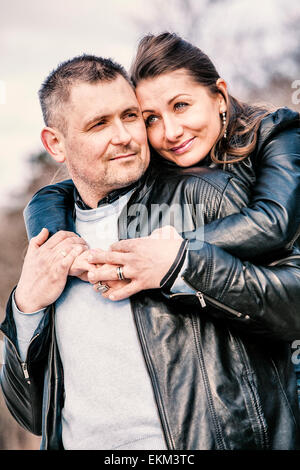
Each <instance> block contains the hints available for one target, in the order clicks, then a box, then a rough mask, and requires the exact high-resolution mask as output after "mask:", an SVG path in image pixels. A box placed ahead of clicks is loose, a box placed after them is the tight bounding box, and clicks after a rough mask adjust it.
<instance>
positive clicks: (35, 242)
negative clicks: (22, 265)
mask: <svg viewBox="0 0 300 470" xmlns="http://www.w3.org/2000/svg"><path fill="white" fill-rule="evenodd" d="M48 236H49V231H48V229H46V228H45V227H44V228H42V230H41V231H40V233H39V234H38V235H37V236H36V237H33V238H32V239H31V240H30V245H31V246H34V247H35V248H39V247H40V246H41V245H43V244H44V243H45V241H46V240H47V238H48Z"/></svg>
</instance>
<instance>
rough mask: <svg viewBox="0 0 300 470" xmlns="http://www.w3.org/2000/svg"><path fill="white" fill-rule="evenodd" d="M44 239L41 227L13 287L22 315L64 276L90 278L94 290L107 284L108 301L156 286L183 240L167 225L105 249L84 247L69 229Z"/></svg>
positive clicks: (49, 295)
mask: <svg viewBox="0 0 300 470" xmlns="http://www.w3.org/2000/svg"><path fill="white" fill-rule="evenodd" d="M48 237H49V232H48V230H47V229H45V228H44V229H43V230H42V231H41V232H40V233H39V234H38V235H37V236H36V237H33V238H32V239H31V241H30V243H29V247H28V250H27V253H26V256H25V259H24V264H23V268H22V272H21V277H20V280H19V283H18V285H17V288H16V291H15V300H16V304H17V306H18V308H19V309H20V310H21V311H23V312H24V313H32V312H35V311H38V310H40V309H42V308H45V307H47V306H48V305H50V304H52V303H53V302H55V301H56V300H57V298H58V297H59V296H60V295H61V293H62V292H63V290H64V288H65V285H66V282H67V278H68V276H77V277H79V278H80V279H81V280H83V281H87V282H90V283H91V284H92V285H93V288H94V289H95V290H97V285H98V283H99V282H102V283H104V284H106V285H107V286H108V287H109V290H108V291H107V292H105V293H103V294H102V295H103V296H104V297H107V298H109V299H110V300H122V299H125V298H127V297H129V296H131V295H133V294H135V293H137V292H140V291H141V290H146V289H156V288H159V287H160V282H161V280H162V279H163V277H164V276H165V275H166V274H167V272H168V271H169V269H170V267H171V266H172V264H173V262H174V260H175V258H176V255H177V253H178V251H179V248H180V246H181V243H182V238H181V236H180V235H179V234H178V233H177V232H176V230H175V229H174V228H173V227H171V226H166V227H163V228H161V229H157V230H155V231H154V232H153V233H152V234H151V235H150V236H149V237H143V238H136V239H128V240H122V241H119V242H116V243H114V244H113V245H112V246H111V247H110V250H109V251H103V250H101V249H100V248H99V249H92V250H91V249H89V247H88V245H87V243H86V242H85V241H84V240H83V239H82V238H80V237H79V236H78V235H76V234H74V233H72V232H65V231H60V232H57V233H56V234H54V235H53V236H52V237H51V238H50V239H48ZM118 266H121V267H122V272H123V276H124V280H122V281H120V280H118V274H117V267H118Z"/></svg>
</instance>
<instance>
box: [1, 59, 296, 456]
mask: <svg viewBox="0 0 300 470" xmlns="http://www.w3.org/2000/svg"><path fill="white" fill-rule="evenodd" d="M40 96H41V103H42V108H43V113H44V118H45V121H46V127H45V128H44V129H43V131H42V140H43V143H44V145H45V147H46V149H47V150H48V151H49V153H50V154H51V155H52V156H53V158H55V160H56V161H58V162H66V165H67V167H68V170H69V172H70V175H71V177H72V180H73V182H74V185H75V187H76V196H75V197H76V203H77V204H76V209H75V210H76V214H75V229H76V231H77V232H78V234H79V235H80V236H81V237H78V236H76V235H75V234H74V233H72V232H66V231H58V232H57V233H54V235H53V236H52V237H51V238H49V239H48V230H47V229H43V230H42V231H40V222H41V218H43V213H42V212H41V210H40V209H41V207H42V206H41V205H40V202H38V204H36V205H34V201H35V199H34V200H33V202H32V203H31V204H33V207H34V210H33V212H30V210H29V218H28V220H27V224H28V231H29V234H30V235H32V234H35V235H36V234H37V235H36V236H35V237H34V238H33V239H32V240H31V241H30V244H29V248H28V252H27V255H26V258H25V261H24V266H23V270H22V274H21V277H20V281H19V283H18V286H17V288H16V290H15V291H14V292H13V293H12V295H11V297H10V300H9V302H8V307H7V316H6V319H5V321H4V322H3V324H2V326H1V329H2V331H3V332H4V334H5V335H6V337H7V342H6V359H5V364H4V367H3V370H2V377H1V384H2V390H3V393H4V396H5V399H6V403H7V405H8V407H9V409H10V410H11V412H12V414H13V415H14V416H15V417H16V419H17V420H18V422H20V423H21V424H22V425H23V426H25V427H26V428H27V429H29V430H30V431H31V432H34V433H36V434H42V448H43V449H61V448H64V449H118V450H120V449H126V450H128V449H159V450H164V449H177V450H180V449H267V448H273V449H295V448H299V438H300V436H299V427H298V424H297V419H298V407H297V402H296V393H295V378H294V374H293V372H292V364H291V361H290V348H289V343H288V342H289V341H291V340H293V339H294V338H296V337H297V335H298V334H299V333H300V320H299V319H298V315H297V309H298V307H299V304H300V299H299V296H300V294H299V289H298V286H299V280H300V274H299V272H298V270H297V266H298V265H297V263H299V260H297V258H295V259H294V260H290V261H289V263H290V266H287V267H286V268H285V269H284V270H283V269H281V268H277V269H273V270H272V268H270V269H267V268H263V267H260V268H256V267H255V266H253V265H250V264H249V263H244V264H242V263H241V262H239V261H238V260H237V259H235V258H233V257H232V256H231V255H230V254H228V253H226V252H224V251H223V250H222V249H220V248H217V247H210V246H209V245H208V244H205V243H204V244H203V247H202V249H201V250H199V246H197V243H196V245H195V246H194V249H192V250H190V251H189V252H188V253H187V251H186V246H187V241H186V240H182V238H181V237H178V236H177V237H176V236H175V237H174V238H173V239H168V240H165V242H166V244H165V246H166V247H167V249H165V253H164V255H163V256H162V258H161V259H160V263H159V264H158V281H159V283H160V284H161V286H162V287H163V290H160V289H159V288H157V289H152V290H149V291H142V292H140V293H138V294H136V295H134V296H132V297H131V299H130V300H128V299H126V300H122V301H121V302H112V301H110V300H109V299H107V298H105V297H103V296H99V294H98V293H96V292H95V291H94V290H93V289H91V286H90V284H89V283H87V282H84V281H82V280H80V279H78V278H76V277H70V276H69V275H70V274H74V273H76V269H78V267H77V268H76V260H77V259H78V258H82V257H83V258H84V256H85V253H87V254H88V255H89V256H90V252H89V251H88V250H87V246H86V244H88V245H89V247H90V248H98V247H100V248H102V249H104V250H107V249H109V246H110V245H111V244H112V243H113V242H114V241H117V240H118V239H125V238H128V237H131V238H134V237H135V236H136V235H137V234H139V235H145V236H147V235H149V233H151V232H152V231H153V230H155V229H156V228H159V221H160V212H161V207H162V204H164V205H163V208H164V209H163V211H164V215H168V214H169V215H171V212H172V210H173V209H172V207H173V206H174V205H175V206H177V207H178V206H179V207H181V208H182V210H183V209H184V210H186V207H188V208H189V212H188V213H187V214H185V216H186V217H185V223H184V229H185V230H186V231H189V232H192V231H193V230H195V229H196V228H198V227H199V226H200V225H201V223H202V222H203V221H204V223H207V222H210V221H211V220H212V219H213V217H214V214H215V213H219V216H220V217H224V216H226V215H228V214H230V213H232V212H234V211H238V210H239V206H241V204H242V203H241V201H245V200H246V195H245V194H244V195H243V191H242V190H241V188H237V186H238V185H237V183H236V182H235V181H234V179H233V178H231V177H230V176H228V175H227V174H225V173H223V172H210V171H209V170H188V171H187V172H178V170H177V169H176V170H174V169H172V168H171V169H170V172H169V174H166V175H164V177H163V178H160V175H159V172H157V170H156V169H155V168H154V169H152V168H150V169H149V170H147V167H148V164H149V149H148V146H147V139H146V131H145V127H144V124H143V121H142V117H141V114H140V110H139V107H138V103H137V101H136V98H135V94H134V91H133V89H132V87H131V85H130V83H129V81H128V79H127V76H126V73H125V72H124V70H123V69H122V68H121V67H120V66H118V65H117V64H114V63H113V62H111V61H109V60H106V59H101V58H95V57H90V56H83V57H80V58H75V59H72V60H71V61H68V62H66V63H64V64H62V65H61V66H60V67H58V69H56V70H55V71H54V72H53V73H52V74H51V75H50V76H49V77H48V79H47V80H46V81H45V83H44V85H43V87H42V89H41V93H40ZM146 170H147V171H146ZM57 188H58V187H55V186H54V187H52V188H51V187H50V188H49V189H47V188H46V192H44V191H43V190H42V193H41V198H42V199H43V196H44V195H45V194H46V195H47V198H48V199H47V200H49V197H50V199H51V198H53V197H54V198H55V202H56V206H57V207H58V206H60V205H61V203H62V202H66V201H67V202H68V201H69V202H70V194H71V195H72V191H73V184H72V182H65V183H63V184H61V185H60V186H59V188H60V190H59V191H58V189H57ZM70 189H71V193H70ZM238 190H239V197H238V198H235V196H236V192H237V191H238ZM36 197H38V195H37V196H36ZM71 199H72V197H71ZM236 200H237V201H238V202H236ZM39 201H40V200H39ZM191 202H192V204H191ZM195 204H202V205H203V214H202V216H203V217H202V216H201V214H199V213H198V214H195V213H194V211H193V208H194V205H195ZM137 206H138V208H144V209H145V212H144V213H143V215H142V216H141V215H138V214H137V212H136V207H137ZM29 209H30V206H29ZM43 209H44V214H45V207H44V206H43ZM72 209H73V206H72V202H71V203H70V210H69V211H68V212H67V220H70V214H71V213H72ZM131 209H134V210H133V211H131ZM145 214H146V215H147V216H145ZM63 217H64V216H63ZM46 219H47V227H48V229H49V231H50V232H51V231H52V228H53V231H54V232H55V231H56V230H57V227H59V226H61V227H64V226H65V223H66V220H65V219H62V216H61V212H60V211H56V209H55V207H54V210H53V211H52V212H50V211H49V212H46ZM177 224H178V220H175V221H174V226H175V228H177V229H178V227H177ZM37 227H38V230H37ZM145 227H146V228H145ZM70 228H72V227H70ZM178 230H179V229H178ZM150 242H151V250H152V249H153V250H154V249H155V246H156V243H161V242H162V240H155V239H153V238H152V239H150ZM199 252H201V255H202V259H200V258H199ZM85 262H86V263H87V264H89V262H90V261H89V259H88V257H87V258H86V259H85ZM183 263H184V265H183ZM72 270H75V272H73V271H72ZM87 270H88V267H87ZM83 271H84V270H83ZM117 272H118V274H119V277H120V278H122V270H120V269H118V270H117ZM183 272H184V278H185V281H186V283H187V285H185V286H183V282H182V279H181V274H182V273H183ZM204 273H205V276H204ZM77 274H78V275H81V274H82V272H80V269H79V270H78V272H77ZM155 275H157V273H155ZM68 276H69V277H68ZM258 278H259V281H258ZM270 278H272V282H270ZM264 282H265V284H266V286H267V291H266V289H265V288H264ZM159 283H158V286H157V287H159ZM246 283H247V285H246ZM204 284H206V286H205V293H206V297H205V299H206V302H207V303H208V305H206V302H205V300H204V298H203V295H202V294H201V286H203V287H204ZM282 285H283V286H284V288H282V287H281V286H282ZM98 287H99V289H102V287H103V286H101V284H100V285H99V286H98ZM104 288H105V286H104ZM170 289H171V291H170ZM254 291H255V293H256V295H255V296H254V295H253V292H254ZM170 292H171V293H172V294H171V295H170ZM260 301H263V302H264V306H263V309H261V308H260V305H259V302H260ZM289 303H290V308H289V309H287V311H286V314H285V318H284V328H283V327H282V325H283V323H282V313H281V312H282V307H283V306H286V305H289ZM203 307H205V308H203ZM20 397H21V398H20Z"/></svg>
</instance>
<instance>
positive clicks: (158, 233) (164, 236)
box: [150, 225, 182, 240]
mask: <svg viewBox="0 0 300 470" xmlns="http://www.w3.org/2000/svg"><path fill="white" fill-rule="evenodd" d="M150 238H154V239H157V240H179V239H182V237H181V236H180V235H179V233H178V232H177V230H176V229H175V228H174V227H172V225H165V226H164V227H161V228H157V229H155V230H154V231H153V232H152V233H151V235H150Z"/></svg>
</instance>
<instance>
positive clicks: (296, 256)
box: [268, 255, 300, 266]
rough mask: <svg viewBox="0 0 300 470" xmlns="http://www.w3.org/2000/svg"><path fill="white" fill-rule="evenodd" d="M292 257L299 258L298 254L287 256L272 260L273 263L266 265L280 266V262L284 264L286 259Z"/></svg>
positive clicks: (291, 258)
mask: <svg viewBox="0 0 300 470" xmlns="http://www.w3.org/2000/svg"><path fill="white" fill-rule="evenodd" d="M293 259H300V255H291V256H287V257H286V258H282V259H280V260H278V261H273V263H270V264H268V266H280V265H281V264H286V261H289V260H293Z"/></svg>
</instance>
